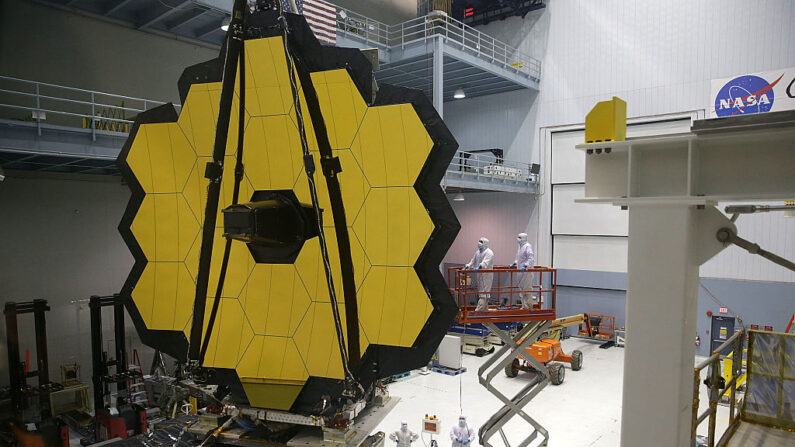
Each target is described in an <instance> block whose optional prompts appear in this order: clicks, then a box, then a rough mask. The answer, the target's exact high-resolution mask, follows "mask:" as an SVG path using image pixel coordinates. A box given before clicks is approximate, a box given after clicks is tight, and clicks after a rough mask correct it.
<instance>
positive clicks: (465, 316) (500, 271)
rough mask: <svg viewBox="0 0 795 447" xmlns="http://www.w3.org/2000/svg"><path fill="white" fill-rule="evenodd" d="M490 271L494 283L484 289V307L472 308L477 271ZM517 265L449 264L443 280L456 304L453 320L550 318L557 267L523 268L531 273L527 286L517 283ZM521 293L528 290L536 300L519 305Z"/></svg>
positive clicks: (553, 317)
mask: <svg viewBox="0 0 795 447" xmlns="http://www.w3.org/2000/svg"><path fill="white" fill-rule="evenodd" d="M488 273H493V274H494V280H495V281H494V284H496V285H495V286H493V287H492V288H491V290H490V291H489V292H488V295H490V298H489V304H488V310H476V305H475V303H477V301H478V298H479V295H480V292H478V287H477V275H481V274H488ZM522 273H523V272H522V271H521V270H519V269H517V268H510V267H494V268H492V269H480V270H478V271H477V272H475V271H474V270H471V269H470V270H467V269H463V268H461V267H450V268H448V270H447V283H448V284H449V285H450V292H451V293H452V294H453V298H454V299H455V300H456V304H458V315H457V316H456V322H457V323H459V324H473V323H513V322H517V323H521V322H527V321H543V320H554V319H555V318H556V316H557V314H556V313H555V294H556V290H557V274H558V272H557V269H553V268H549V267H533V268H531V269H526V270H525V271H524V274H529V273H532V274H533V279H532V283H531V286H530V288H527V289H523V288H521V287H520V285H519V282H520V276H519V275H520V274H522ZM521 294H529V295H530V296H532V297H534V298H535V301H536V303H537V304H534V305H533V306H532V307H531V308H529V309H523V308H522V301H521V298H520V296H521Z"/></svg>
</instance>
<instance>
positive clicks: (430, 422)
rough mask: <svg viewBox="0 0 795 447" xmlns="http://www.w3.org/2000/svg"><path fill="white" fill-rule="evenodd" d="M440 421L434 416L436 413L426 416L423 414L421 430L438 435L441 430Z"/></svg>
mask: <svg viewBox="0 0 795 447" xmlns="http://www.w3.org/2000/svg"><path fill="white" fill-rule="evenodd" d="M441 425H442V423H441V421H439V419H437V418H436V415H433V416H430V417H429V416H428V415H427V414H426V415H425V418H424V419H423V420H422V431H423V433H431V434H434V435H438V434H439V432H440V431H441Z"/></svg>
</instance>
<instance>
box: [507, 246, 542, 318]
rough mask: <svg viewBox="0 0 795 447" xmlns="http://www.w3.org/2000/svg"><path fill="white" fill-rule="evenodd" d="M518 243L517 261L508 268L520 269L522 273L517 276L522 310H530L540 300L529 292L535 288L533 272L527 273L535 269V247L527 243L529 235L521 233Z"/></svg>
mask: <svg viewBox="0 0 795 447" xmlns="http://www.w3.org/2000/svg"><path fill="white" fill-rule="evenodd" d="M516 242H517V243H518V244H519V250H517V251H516V260H515V261H513V264H511V265H509V266H508V267H511V268H516V267H519V269H520V270H521V272H519V274H518V275H516V276H517V283H518V286H519V290H521V291H522V292H521V293H519V297H520V298H521V300H522V309H530V308H531V307H532V306H533V304H538V298H537V297H536V296H535V295H533V294H532V293H530V292H529V290H530V289H531V288H532V287H533V272H526V271H525V270H527V269H531V268H533V267H535V262H536V259H535V255H534V254H533V246H532V245H530V243H529V242H527V233H519V235H518V236H516Z"/></svg>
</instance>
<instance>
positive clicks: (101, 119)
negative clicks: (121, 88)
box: [0, 75, 181, 141]
mask: <svg viewBox="0 0 795 447" xmlns="http://www.w3.org/2000/svg"><path fill="white" fill-rule="evenodd" d="M0 83H1V84H0V85H2V86H3V87H4V88H0V95H3V96H2V99H1V100H0V109H6V110H24V111H26V112H29V115H27V116H26V119H29V120H31V121H34V120H35V122H36V128H37V132H38V134H39V135H41V129H42V128H41V124H42V120H46V119H47V118H46V115H47V114H49V115H54V116H57V117H60V118H61V119H60V120H58V119H56V120H55V121H56V122H57V124H59V125H65V126H70V127H82V128H86V129H90V130H91V134H92V139H93V140H94V141H96V131H97V130H106V131H110V132H118V133H127V132H128V131H129V126H130V125H131V124H132V123H133V121H132V120H131V119H128V116H127V113H128V112H129V113H130V114H131V115H135V114H137V113H140V112H143V111H145V110H147V109H149V108H151V107H153V106H159V105H162V104H165V102H163V101H155V100H151V99H146V98H136V97H134V96H125V95H117V94H114V93H106V92H100V91H96V90H86V89H81V88H76V87H67V86H63V85H57V84H50V83H47V82H38V81H31V80H27V79H20V78H16V77H13V76H4V75H0ZM45 92H46V94H45ZM114 102H118V104H113V103H114ZM128 103H132V104H128ZM174 106H175V107H176V108H177V109H179V108H180V107H181V106H180V105H178V104H175V105H174ZM0 117H3V118H16V119H18V117H15V116H13V115H12V116H10V117H9V116H2V115H0ZM69 118H80V121H75V120H70V119H69ZM58 121H60V122H58ZM103 128H104V129H103Z"/></svg>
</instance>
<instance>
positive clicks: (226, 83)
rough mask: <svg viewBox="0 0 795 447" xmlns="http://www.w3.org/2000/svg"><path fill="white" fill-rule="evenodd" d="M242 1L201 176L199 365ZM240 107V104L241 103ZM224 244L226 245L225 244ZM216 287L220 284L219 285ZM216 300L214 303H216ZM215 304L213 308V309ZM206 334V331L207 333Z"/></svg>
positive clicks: (195, 329) (192, 351)
mask: <svg viewBox="0 0 795 447" xmlns="http://www.w3.org/2000/svg"><path fill="white" fill-rule="evenodd" d="M245 6H246V1H245V0H235V3H234V6H233V7H232V19H231V22H230V23H229V32H228V34H227V37H226V57H225V58H224V71H223V78H222V87H221V99H220V104H219V106H218V122H217V124H216V127H215V142H214V145H213V161H211V162H208V163H207V167H206V169H205V174H204V176H205V177H206V178H207V179H209V180H210V183H209V184H208V185H207V203H206V205H205V208H204V223H203V226H202V240H201V249H200V252H199V268H198V273H197V274H196V295H195V296H194V299H193V320H192V324H191V329H190V340H189V342H190V344H189V350H188V359H189V360H190V361H191V362H192V363H194V364H199V363H200V358H201V342H202V328H203V326H204V310H205V306H206V304H207V288H208V285H209V279H210V265H211V261H212V255H213V239H214V237H215V221H216V216H217V214H218V201H219V196H220V194H221V181H222V179H223V171H224V154H225V151H226V142H227V138H228V136H229V118H230V115H231V113H232V99H233V97H234V89H235V71H236V70H237V63H238V60H240V54H241V52H242V49H243V39H244V37H245V36H244V31H243V16H244V14H245ZM241 103H242V101H241ZM227 244H229V242H228V241H227ZM219 287H223V283H222V282H220V281H219ZM218 301H219V300H218V299H216V300H215V303H218ZM215 306H216V304H214V306H213V307H215ZM208 333H209V331H208Z"/></svg>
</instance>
